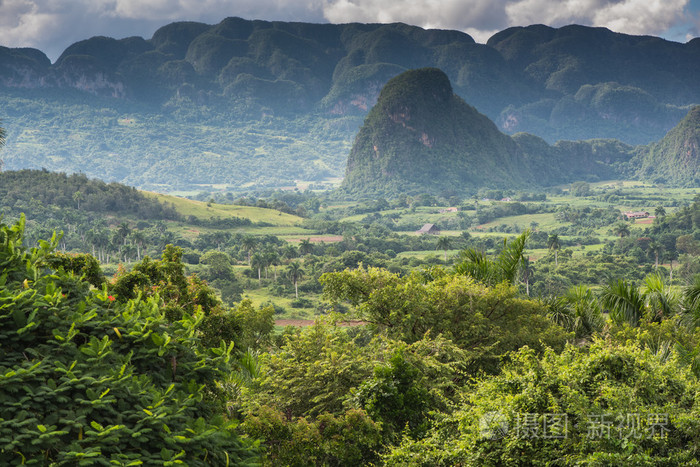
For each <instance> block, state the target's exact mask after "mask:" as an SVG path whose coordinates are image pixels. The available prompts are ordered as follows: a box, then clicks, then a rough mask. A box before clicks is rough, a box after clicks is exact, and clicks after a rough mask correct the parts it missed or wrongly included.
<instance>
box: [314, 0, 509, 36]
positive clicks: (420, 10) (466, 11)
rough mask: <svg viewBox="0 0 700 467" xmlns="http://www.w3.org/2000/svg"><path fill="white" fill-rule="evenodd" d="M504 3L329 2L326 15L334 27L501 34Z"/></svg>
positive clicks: (429, 0) (476, 0) (491, 0)
mask: <svg viewBox="0 0 700 467" xmlns="http://www.w3.org/2000/svg"><path fill="white" fill-rule="evenodd" d="M505 3H506V2H505V1H502V0H472V1H469V2H465V1H460V0H448V1H441V0H395V1H392V2H387V1H385V0H327V1H326V2H325V3H324V6H323V14H324V16H325V17H326V19H328V20H329V21H330V22H331V23H349V22H369V23H392V22H403V23H408V24H413V25H416V26H421V27H426V28H440V29H458V30H462V31H466V30H467V29H471V30H473V31H484V30H498V29H501V28H502V27H504V26H505V25H506V19H507V18H506V15H505V8H504V7H505Z"/></svg>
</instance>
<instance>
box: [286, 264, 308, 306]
mask: <svg viewBox="0 0 700 467" xmlns="http://www.w3.org/2000/svg"><path fill="white" fill-rule="evenodd" d="M287 276H288V277H289V280H290V281H292V283H293V284H294V296H295V297H296V298H299V285H298V284H299V281H300V280H301V279H302V278H303V277H304V270H303V269H302V268H301V264H300V263H299V261H292V262H291V263H289V266H288V267H287Z"/></svg>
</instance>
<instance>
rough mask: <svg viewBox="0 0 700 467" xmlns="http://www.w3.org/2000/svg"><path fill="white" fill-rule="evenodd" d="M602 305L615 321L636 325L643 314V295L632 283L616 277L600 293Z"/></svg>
mask: <svg viewBox="0 0 700 467" xmlns="http://www.w3.org/2000/svg"><path fill="white" fill-rule="evenodd" d="M601 301H602V303H603V306H605V308H607V309H608V311H609V312H610V318H611V319H612V320H613V322H615V323H618V324H620V323H623V322H625V323H628V324H630V325H631V326H638V325H639V322H640V320H641V319H642V316H643V315H644V308H645V303H644V297H643V296H642V294H641V293H640V292H639V290H638V289H637V288H636V287H635V286H633V285H632V284H630V283H628V282H626V281H624V280H622V279H618V280H617V281H613V282H611V283H610V284H608V285H607V287H605V288H604V289H603V293H602V295H601Z"/></svg>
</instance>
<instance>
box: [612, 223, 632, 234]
mask: <svg viewBox="0 0 700 467" xmlns="http://www.w3.org/2000/svg"><path fill="white" fill-rule="evenodd" d="M613 233H614V234H615V235H618V236H619V237H620V238H622V237H626V236H628V235H629V234H630V228H629V225H627V223H626V222H618V223H617V224H615V227H613Z"/></svg>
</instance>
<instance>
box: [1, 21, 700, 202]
mask: <svg viewBox="0 0 700 467" xmlns="http://www.w3.org/2000/svg"><path fill="white" fill-rule="evenodd" d="M421 67H435V68H440V69H442V70H443V71H444V72H445V73H446V75H447V77H448V78H449V79H450V82H451V85H452V88H453V91H454V93H455V94H457V95H458V96H460V97H461V98H462V99H464V100H465V101H466V102H469V103H470V105H473V106H474V108H476V109H477V110H478V111H479V112H481V113H482V114H484V115H486V116H488V117H489V118H490V119H491V120H493V121H494V122H496V125H497V126H498V128H499V129H500V130H501V131H503V132H505V133H508V134H515V133H519V132H528V133H531V134H534V135H537V136H538V137H540V138H543V139H544V140H545V141H547V142H548V143H550V144H552V143H554V142H555V141H558V140H580V139H585V140H587V139H593V138H617V139H619V140H620V141H624V142H625V143H627V144H647V143H649V142H651V141H654V140H658V139H660V138H662V137H663V135H664V134H666V132H668V131H669V130H670V129H671V128H673V126H674V125H676V124H677V123H678V122H679V121H680V120H681V119H682V118H683V116H684V115H685V114H686V113H687V112H688V110H689V109H690V108H691V106H692V105H694V104H697V103H700V86H699V85H698V79H697V77H698V76H699V74H698V72H700V40H699V39H695V40H692V41H690V42H688V43H686V44H679V43H675V42H670V41H665V40H663V39H659V38H655V37H647V36H629V35H624V34H618V33H614V32H611V31H609V30H606V29H600V28H589V27H583V26H567V27H563V28H559V29H555V28H549V27H546V26H541V25H535V26H527V27H519V28H510V29H507V30H505V31H502V32H500V33H497V34H496V35H494V36H493V37H492V38H491V39H490V40H489V41H488V43H487V44H478V43H476V42H474V40H473V39H472V38H471V37H470V36H469V35H467V34H464V33H461V32H457V31H446V30H425V29H422V28H418V27H414V26H408V25H405V24H401V23H396V24H359V23H353V24H343V25H332V24H309V23H287V22H268V21H257V20H256V21H250V20H245V19H241V18H226V19H224V20H223V21H221V22H220V23H218V24H215V25H209V24H203V23H195V22H178V23H172V24H169V25H165V26H163V27H162V28H160V29H159V30H157V31H156V32H155V33H154V35H153V37H152V38H150V39H144V38H140V37H129V38H124V39H113V38H108V37H93V38H89V39H86V40H83V41H80V42H77V43H75V44H73V45H71V46H69V47H68V48H67V49H66V50H65V51H64V52H63V54H61V56H60V57H59V58H58V60H57V61H56V62H55V63H53V64H52V63H51V62H50V61H49V59H48V58H47V57H46V55H45V54H43V53H42V52H41V51H38V50H35V49H10V48H5V47H0V109H3V115H2V119H3V125H4V126H5V127H6V128H7V130H8V137H9V138H8V144H7V147H6V149H5V151H4V152H3V159H4V163H5V167H6V168H7V169H21V168H41V167H46V168H48V169H50V170H58V171H69V172H77V171H83V172H84V173H86V174H87V175H89V176H93V177H100V178H102V179H106V180H115V181H120V182H123V183H127V184H130V185H135V186H139V187H144V188H150V189H159V190H174V189H178V190H184V191H198V190H200V189H211V187H212V186H214V185H216V186H225V187H226V189H240V188H241V187H244V186H246V187H279V186H290V185H294V183H295V181H296V180H306V181H314V182H320V181H323V180H325V179H330V178H332V177H339V176H342V173H343V168H344V162H345V159H346V157H347V154H348V151H349V149H350V147H351V143H352V139H353V137H354V136H355V134H356V131H357V128H358V127H359V126H360V125H361V124H362V120H363V118H364V117H365V116H366V115H367V112H368V111H369V109H371V108H372V106H373V105H374V104H375V103H376V101H377V97H378V95H379V91H380V90H381V89H382V87H383V86H384V84H386V83H387V82H388V81H389V80H390V79H391V78H393V77H394V76H396V75H399V74H400V73H402V72H404V71H406V70H409V69H416V68H421Z"/></svg>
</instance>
